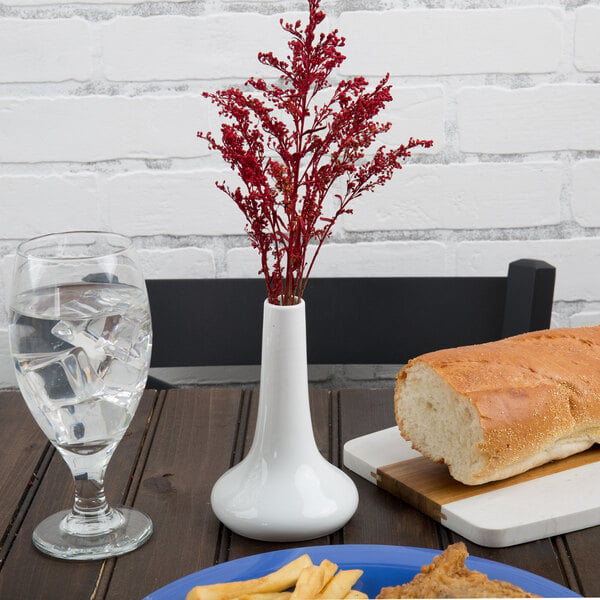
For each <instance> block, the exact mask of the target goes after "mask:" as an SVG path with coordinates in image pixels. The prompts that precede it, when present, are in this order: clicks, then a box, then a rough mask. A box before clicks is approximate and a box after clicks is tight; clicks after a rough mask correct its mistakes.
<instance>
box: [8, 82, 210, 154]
mask: <svg viewBox="0 0 600 600" xmlns="http://www.w3.org/2000/svg"><path fill="white" fill-rule="evenodd" d="M217 118H218V117H217V113H216V110H215V109H214V107H213V106H212V105H211V104H210V103H209V102H208V101H207V100H205V99H204V98H202V97H201V96H198V95H191V94H189V95H177V96H149V97H148V96H145V97H135V98H131V97H124V96H85V97H56V98H47V97H38V98H0V131H1V132H2V135H1V136H0V162H7V163H15V162H25V163H28V162H42V161H52V162H56V161H78V162H91V161H99V160H109V159H116V158H166V157H182V158H189V157H197V156H205V155H206V154H208V152H209V151H208V147H207V144H206V143H205V142H204V141H203V140H199V139H198V138H197V137H196V131H197V130H198V129H201V130H210V129H213V128H214V127H215V122H217ZM217 129H218V127H217Z"/></svg>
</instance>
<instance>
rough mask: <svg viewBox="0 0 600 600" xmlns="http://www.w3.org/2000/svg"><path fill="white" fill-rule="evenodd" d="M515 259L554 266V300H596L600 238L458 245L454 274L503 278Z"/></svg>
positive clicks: (598, 296) (599, 292)
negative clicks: (596, 275)
mask: <svg viewBox="0 0 600 600" xmlns="http://www.w3.org/2000/svg"><path fill="white" fill-rule="evenodd" d="M519 258H535V259H540V260H545V261H547V262H549V263H550V264H551V265H554V266H555V267H556V286H555V293H554V300H555V301H558V300H564V301H574V300H586V301H594V300H600V278H599V277H595V265H598V264H600V239H596V238H575V239H565V240H510V241H481V242H461V243H459V244H458V247H457V252H456V261H457V262H456V274H457V275H492V276H494V275H506V273H507V272H508V263H509V262H510V261H512V260H516V259H519Z"/></svg>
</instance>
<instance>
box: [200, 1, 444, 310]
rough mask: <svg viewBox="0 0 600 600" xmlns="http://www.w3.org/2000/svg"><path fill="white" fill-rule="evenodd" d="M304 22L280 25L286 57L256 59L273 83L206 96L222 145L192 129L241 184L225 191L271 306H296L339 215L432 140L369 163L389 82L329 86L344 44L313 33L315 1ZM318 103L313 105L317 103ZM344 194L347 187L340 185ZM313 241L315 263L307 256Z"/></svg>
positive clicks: (319, 17) (318, 14)
mask: <svg viewBox="0 0 600 600" xmlns="http://www.w3.org/2000/svg"><path fill="white" fill-rule="evenodd" d="M308 4H309V21H308V24H307V25H306V27H305V28H302V24H301V22H300V21H297V22H296V23H294V24H290V23H284V22H283V20H282V21H281V25H282V27H283V29H284V30H285V31H287V32H288V33H289V34H290V36H291V40H290V41H289V42H288V46H289V48H290V50H291V56H288V57H287V60H281V59H278V58H277V57H275V56H274V55H273V54H272V53H271V52H268V53H260V54H259V55H258V60H259V62H261V63H262V64H264V65H268V66H270V67H272V68H274V69H275V70H277V71H279V73H280V78H279V83H280V84H279V85H275V84H272V83H266V82H265V81H264V80H262V79H255V78H250V79H249V80H248V81H247V82H246V85H247V86H248V87H250V88H252V90H253V91H252V92H251V93H244V92H243V91H241V90H240V89H238V88H230V89H227V90H223V91H217V92H215V93H208V92H205V93H204V96H205V97H206V98H210V100H211V101H212V102H213V103H215V104H216V105H217V106H218V107H219V114H220V115H222V116H223V117H225V119H226V121H225V122H224V123H223V124H222V126H221V140H220V141H218V140H217V139H215V138H214V137H213V135H212V134H211V133H210V132H207V133H203V132H198V134H197V135H198V137H200V138H203V139H205V140H207V142H208V144H209V147H210V148H211V149H214V150H218V151H220V152H221V155H222V156H223V159H224V160H225V162H227V163H228V164H229V165H230V166H231V168H232V169H233V170H234V171H236V172H237V173H238V175H239V177H240V178H241V180H242V181H243V183H244V186H245V189H244V190H242V189H241V188H240V187H238V188H236V189H231V188H230V187H228V186H227V185H226V184H225V183H224V182H222V183H219V182H217V187H218V188H219V189H221V190H223V191H224V192H225V193H226V194H228V195H229V196H230V197H231V198H232V199H233V201H234V202H235V203H236V204H237V205H238V207H239V208H240V209H241V211H242V212H243V213H244V215H245V217H246V220H247V225H246V232H247V234H248V237H249V239H250V241H251V243H252V246H253V247H254V248H256V249H257V250H258V251H259V254H260V257H261V270H260V272H261V273H263V274H264V276H265V280H266V284H267V294H268V299H269V301H270V302H271V303H273V304H294V303H296V302H298V300H299V299H300V298H301V297H302V294H303V292H304V289H305V287H306V283H307V281H308V277H309V275H310V272H311V270H312V268H313V265H314V262H315V258H316V256H317V254H318V252H319V250H320V249H321V247H322V245H323V243H324V242H325V240H326V239H327V238H328V237H329V236H330V235H331V230H332V227H333V225H334V224H335V222H336V220H337V218H338V217H339V216H340V215H342V214H344V213H351V212H352V210H351V209H350V208H349V204H350V202H351V201H352V200H354V199H355V198H358V197H359V196H360V195H362V194H363V193H365V192H368V191H371V190H372V189H373V188H374V187H376V186H379V185H382V184H384V183H385V182H386V181H388V180H389V179H390V178H391V177H392V175H393V173H394V171H395V170H396V169H401V168H402V162H403V160H404V159H406V158H407V157H409V156H410V154H411V153H410V151H411V150H412V148H415V147H417V146H422V147H425V148H428V147H430V146H431V145H432V144H433V142H432V141H429V140H418V139H413V138H410V140H409V141H408V143H407V144H406V145H400V146H399V147H398V148H395V149H391V150H388V149H386V148H385V146H382V147H380V148H378V149H377V150H376V152H375V153H374V155H373V156H372V157H371V158H365V151H366V149H367V148H369V147H370V146H371V144H372V143H373V142H374V141H375V139H376V137H377V136H378V135H379V134H381V133H384V132H386V131H388V130H389V128H390V126H391V123H379V122H377V121H375V117H376V116H377V115H378V113H379V112H380V111H381V110H382V109H384V108H385V105H386V103H387V102H390V101H391V100H392V96H391V94H390V89H391V85H389V84H388V79H389V76H386V77H384V78H383V79H382V80H381V81H380V82H379V83H378V84H377V85H376V86H375V88H374V89H372V90H369V89H368V83H367V81H366V80H365V79H364V78H362V77H356V78H354V79H350V80H342V81H340V82H339V83H338V84H337V85H336V86H332V85H331V84H330V82H329V77H330V75H331V73H332V71H333V70H334V69H337V68H338V67H339V66H340V65H341V64H342V62H343V61H344V60H345V56H343V55H342V54H341V53H340V52H339V48H341V47H343V46H344V38H342V37H340V36H339V35H338V31H337V30H334V31H331V32H330V33H327V34H325V33H319V34H317V31H316V30H317V27H318V26H319V24H320V23H321V22H322V21H323V19H324V18H325V13H324V12H322V11H321V10H319V4H320V0H308ZM319 95H321V96H323V102H322V104H317V103H316V100H318V99H319V98H318V96H319ZM339 179H341V180H342V181H343V182H344V183H345V189H343V190H342V191H341V192H340V193H337V194H335V196H334V197H335V198H336V206H335V209H334V211H333V214H330V215H325V214H323V210H324V202H325V199H326V198H327V196H328V194H329V193H330V192H331V191H332V186H333V184H334V183H335V182H336V181H338V180H339ZM342 187H344V186H342ZM311 242H313V243H314V244H315V247H314V252H313V253H312V257H311V258H310V259H309V257H308V255H307V252H308V250H309V244H310V243H311Z"/></svg>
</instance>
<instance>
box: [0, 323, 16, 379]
mask: <svg viewBox="0 0 600 600" xmlns="http://www.w3.org/2000/svg"><path fill="white" fill-rule="evenodd" d="M16 387H17V378H16V377H15V372H14V370H13V366H12V359H11V357H10V351H9V349H8V331H7V330H6V329H0V389H10V388H16Z"/></svg>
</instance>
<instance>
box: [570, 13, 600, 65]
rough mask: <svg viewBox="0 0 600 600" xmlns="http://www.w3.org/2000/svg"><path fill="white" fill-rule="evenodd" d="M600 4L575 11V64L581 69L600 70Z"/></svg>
mask: <svg viewBox="0 0 600 600" xmlns="http://www.w3.org/2000/svg"><path fill="white" fill-rule="evenodd" d="M599 32H600V6H580V7H579V8H578V9H577V10H576V11H575V56H574V62H575V66H576V67H577V69H578V70H579V71H600V34H599Z"/></svg>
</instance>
